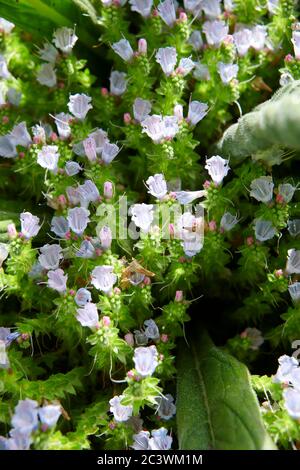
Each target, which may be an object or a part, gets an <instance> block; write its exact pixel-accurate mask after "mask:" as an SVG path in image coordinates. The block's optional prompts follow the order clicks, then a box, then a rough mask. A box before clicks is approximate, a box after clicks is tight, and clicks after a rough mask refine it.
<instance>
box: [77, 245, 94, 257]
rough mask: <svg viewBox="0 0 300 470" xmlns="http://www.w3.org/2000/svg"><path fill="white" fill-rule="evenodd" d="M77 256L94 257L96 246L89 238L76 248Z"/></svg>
mask: <svg viewBox="0 0 300 470" xmlns="http://www.w3.org/2000/svg"><path fill="white" fill-rule="evenodd" d="M75 256H77V257H78V258H85V259H88V258H94V256H95V248H94V245H93V244H92V243H91V242H90V241H89V240H83V242H82V243H81V245H80V248H79V249H78V250H76V253H75Z"/></svg>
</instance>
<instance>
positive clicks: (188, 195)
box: [175, 190, 206, 204]
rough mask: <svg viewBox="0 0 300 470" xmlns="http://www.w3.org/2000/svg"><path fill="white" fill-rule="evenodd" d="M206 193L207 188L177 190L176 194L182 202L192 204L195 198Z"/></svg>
mask: <svg viewBox="0 0 300 470" xmlns="http://www.w3.org/2000/svg"><path fill="white" fill-rule="evenodd" d="M205 195H206V191H205V190H200V191H175V196H176V199H177V201H178V202H179V203H180V204H191V203H192V202H193V201H195V199H199V198H201V197H204V196H205Z"/></svg>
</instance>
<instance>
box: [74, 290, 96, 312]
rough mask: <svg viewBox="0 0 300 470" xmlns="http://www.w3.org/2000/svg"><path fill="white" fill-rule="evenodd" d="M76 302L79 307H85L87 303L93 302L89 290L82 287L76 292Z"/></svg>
mask: <svg viewBox="0 0 300 470" xmlns="http://www.w3.org/2000/svg"><path fill="white" fill-rule="evenodd" d="M74 300H75V302H76V304H77V305H78V307H84V306H85V305H86V304H87V303H89V302H91V301H92V295H91V293H90V291H89V290H87V289H85V288H84V287H81V288H80V289H78V291H77V292H76V295H75V297H74Z"/></svg>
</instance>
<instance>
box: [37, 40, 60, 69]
mask: <svg viewBox="0 0 300 470" xmlns="http://www.w3.org/2000/svg"><path fill="white" fill-rule="evenodd" d="M38 51H39V56H40V58H41V59H42V60H44V61H45V62H49V63H50V64H54V63H55V62H56V59H57V57H58V50H57V49H56V48H55V47H54V46H53V45H52V44H51V43H50V42H45V43H44V44H43V48H39V50H38Z"/></svg>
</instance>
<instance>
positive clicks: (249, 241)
mask: <svg viewBox="0 0 300 470" xmlns="http://www.w3.org/2000/svg"><path fill="white" fill-rule="evenodd" d="M246 243H247V245H248V246H251V245H253V243H254V238H253V237H247V238H246Z"/></svg>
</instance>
